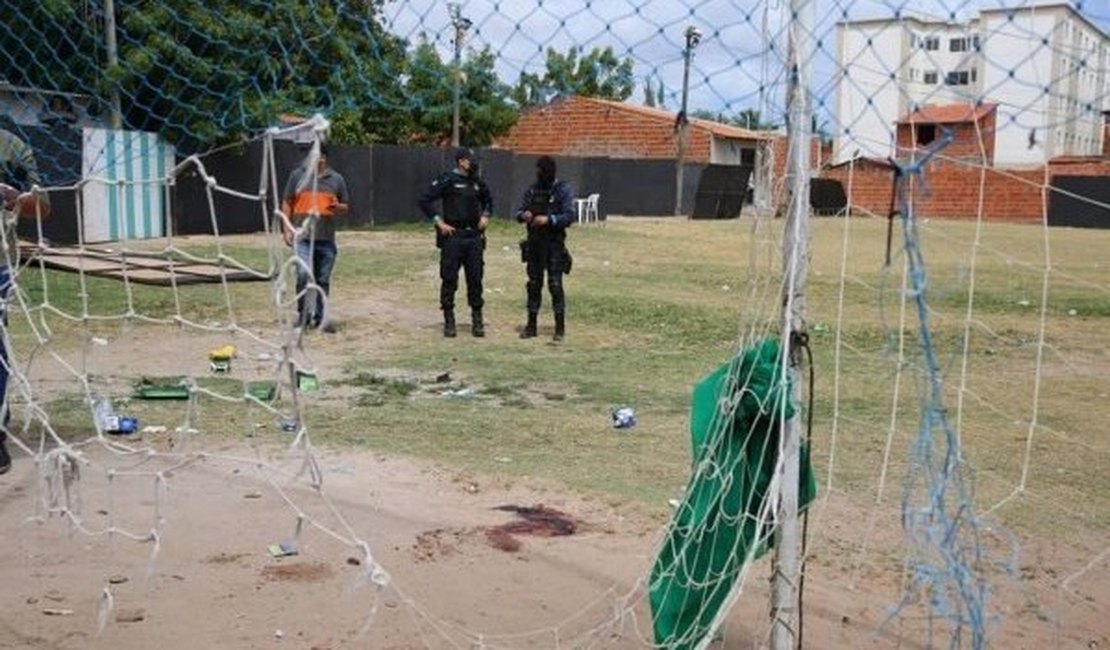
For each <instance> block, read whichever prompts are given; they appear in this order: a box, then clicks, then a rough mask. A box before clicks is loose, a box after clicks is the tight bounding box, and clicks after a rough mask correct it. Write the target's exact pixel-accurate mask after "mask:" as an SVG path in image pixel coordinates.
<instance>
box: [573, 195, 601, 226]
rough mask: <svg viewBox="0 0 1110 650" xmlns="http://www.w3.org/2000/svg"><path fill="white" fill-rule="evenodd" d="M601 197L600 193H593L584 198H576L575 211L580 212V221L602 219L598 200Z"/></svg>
mask: <svg viewBox="0 0 1110 650" xmlns="http://www.w3.org/2000/svg"><path fill="white" fill-rule="evenodd" d="M600 198H601V195H600V194H591V195H589V196H587V197H586V198H584V199H575V200H574V211H575V212H576V213H577V214H578V223H583V222H585V223H590V221H591V220H592V221H599V220H600V219H599V217H598V212H597V201H598V199H600Z"/></svg>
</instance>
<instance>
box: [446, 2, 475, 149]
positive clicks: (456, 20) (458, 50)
mask: <svg viewBox="0 0 1110 650" xmlns="http://www.w3.org/2000/svg"><path fill="white" fill-rule="evenodd" d="M447 10H448V11H449V12H450V14H451V25H452V26H453V27H454V28H455V101H454V113H453V115H452V116H451V145H452V146H454V147H457V146H459V102H460V98H461V93H462V88H461V85H462V47H463V36H464V35H465V34H466V30H468V29H470V26H471V25H473V24H474V23H472V22H470V19H469V18H466V17H464V16H463V15H462V13H461V8H460V7H459V4H458V3H457V2H451V3H449V4H448V5H447Z"/></svg>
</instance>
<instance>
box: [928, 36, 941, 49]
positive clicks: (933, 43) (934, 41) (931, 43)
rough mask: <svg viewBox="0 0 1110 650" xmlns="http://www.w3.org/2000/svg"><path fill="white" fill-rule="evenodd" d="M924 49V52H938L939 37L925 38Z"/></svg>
mask: <svg viewBox="0 0 1110 650" xmlns="http://www.w3.org/2000/svg"><path fill="white" fill-rule="evenodd" d="M925 49H926V50H939V49H940V37H939V36H927V37H925Z"/></svg>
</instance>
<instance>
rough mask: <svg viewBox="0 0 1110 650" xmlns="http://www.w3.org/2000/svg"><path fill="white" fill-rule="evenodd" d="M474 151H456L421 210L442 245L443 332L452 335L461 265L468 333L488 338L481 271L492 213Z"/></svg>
mask: <svg viewBox="0 0 1110 650" xmlns="http://www.w3.org/2000/svg"><path fill="white" fill-rule="evenodd" d="M478 172H479V170H478V159H477V157H476V156H475V155H474V151H473V150H472V149H469V148H466V147H464V148H462V149H459V150H458V151H456V152H455V168H454V169H452V170H450V171H448V172H445V173H443V174H441V175H440V176H439V177H437V178H436V179H435V180H434V181H432V184H431V185H430V186H428V189H427V190H426V191H425V192H424V194H423V195H421V197H420V201H419V205H420V210H421V211H422V212H423V213H424V216H425V217H427V218H428V219H429V220H430V221H431V222H432V223H434V224H435V228H436V247H437V248H439V277H440V286H439V307H440V309H442V310H443V335H444V336H446V337H448V338H453V337H454V336H455V334H456V327H455V291H456V290H457V289H458V286H459V267H462V268H463V270H464V271H465V273H466V301H467V304H469V305H470V315H471V321H470V332H471V334H473V335H474V336H479V337H480V336H485V335H486V329H485V323H484V322H483V320H482V306H483V305H484V304H485V302H484V300H483V299H482V274H483V273H484V266H485V261H484V255H485V250H486V234H485V233H486V227H487V226H489V217H490V213H491V212H492V211H493V198H492V196H491V195H490V191H489V187H488V186H487V185H486V183H485V181H483V180H482V179H481V177H480V176H479V173H478Z"/></svg>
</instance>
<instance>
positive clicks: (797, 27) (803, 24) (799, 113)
mask: <svg viewBox="0 0 1110 650" xmlns="http://www.w3.org/2000/svg"><path fill="white" fill-rule="evenodd" d="M815 4H816V3H814V2H811V1H810V0H790V15H791V16H792V19H791V20H790V27H789V44H788V52H789V56H788V58H787V60H788V61H789V64H790V70H789V86H788V89H787V98H786V102H787V107H788V114H789V120H790V124H789V125H788V133H789V136H788V138H789V139H788V153H787V160H786V163H787V166H786V169H787V179H786V183H787V187H788V188H789V189H790V194H789V199H788V200H789V205H788V211H787V218H786V226H785V233H784V236H783V276H784V280H785V281H784V282H783V322H782V339H783V349H784V355H783V362H782V363H783V368H782V370H783V377H784V378H785V377H789V378H790V385H791V391H790V392H791V394H790V399H791V401H792V402H793V404H794V415H793V416H792V417H791V418H790V419H788V420H786V421H785V423H784V426H783V427H782V438H781V441H780V455H781V459H782V465H781V466H782V475H781V476H780V479H779V502H778V508H777V511H776V518H775V524H776V526H775V572H774V576H773V577H772V585H771V619H772V620H771V650H794V649H795V648H796V646H797V645H798V643H799V642H800V637H799V621H800V612H799V611H798V603H799V601H800V598H799V593H800V592H799V586H798V585H799V579H800V578H801V540H800V535H799V532H800V529H801V526H800V525H799V521H798V488H799V486H798V482H799V475H800V473H801V468H800V463H801V440H802V418H803V416H804V415H803V413H802V399H801V398H802V381H801V377H802V364H803V362H804V357H803V351H802V349H801V346H800V345H799V344H800V342H801V340H802V339H803V337H804V336H805V333H806V320H805V319H806V296H805V285H806V272H807V268H806V266H807V263H808V259H807V257H808V249H809V212H810V207H809V170H810V153H809V152H810V147H811V146H812V139H813V133H812V131H813V119H812V114H811V108H810V98H809V80H810V77H809V74H810V73H809V66H810V59H809V57H810V55H811V54H812V53H813V51H814V49H813V43H812V34H813V33H814V32H813V24H814V13H813V6H814V5H815Z"/></svg>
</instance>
